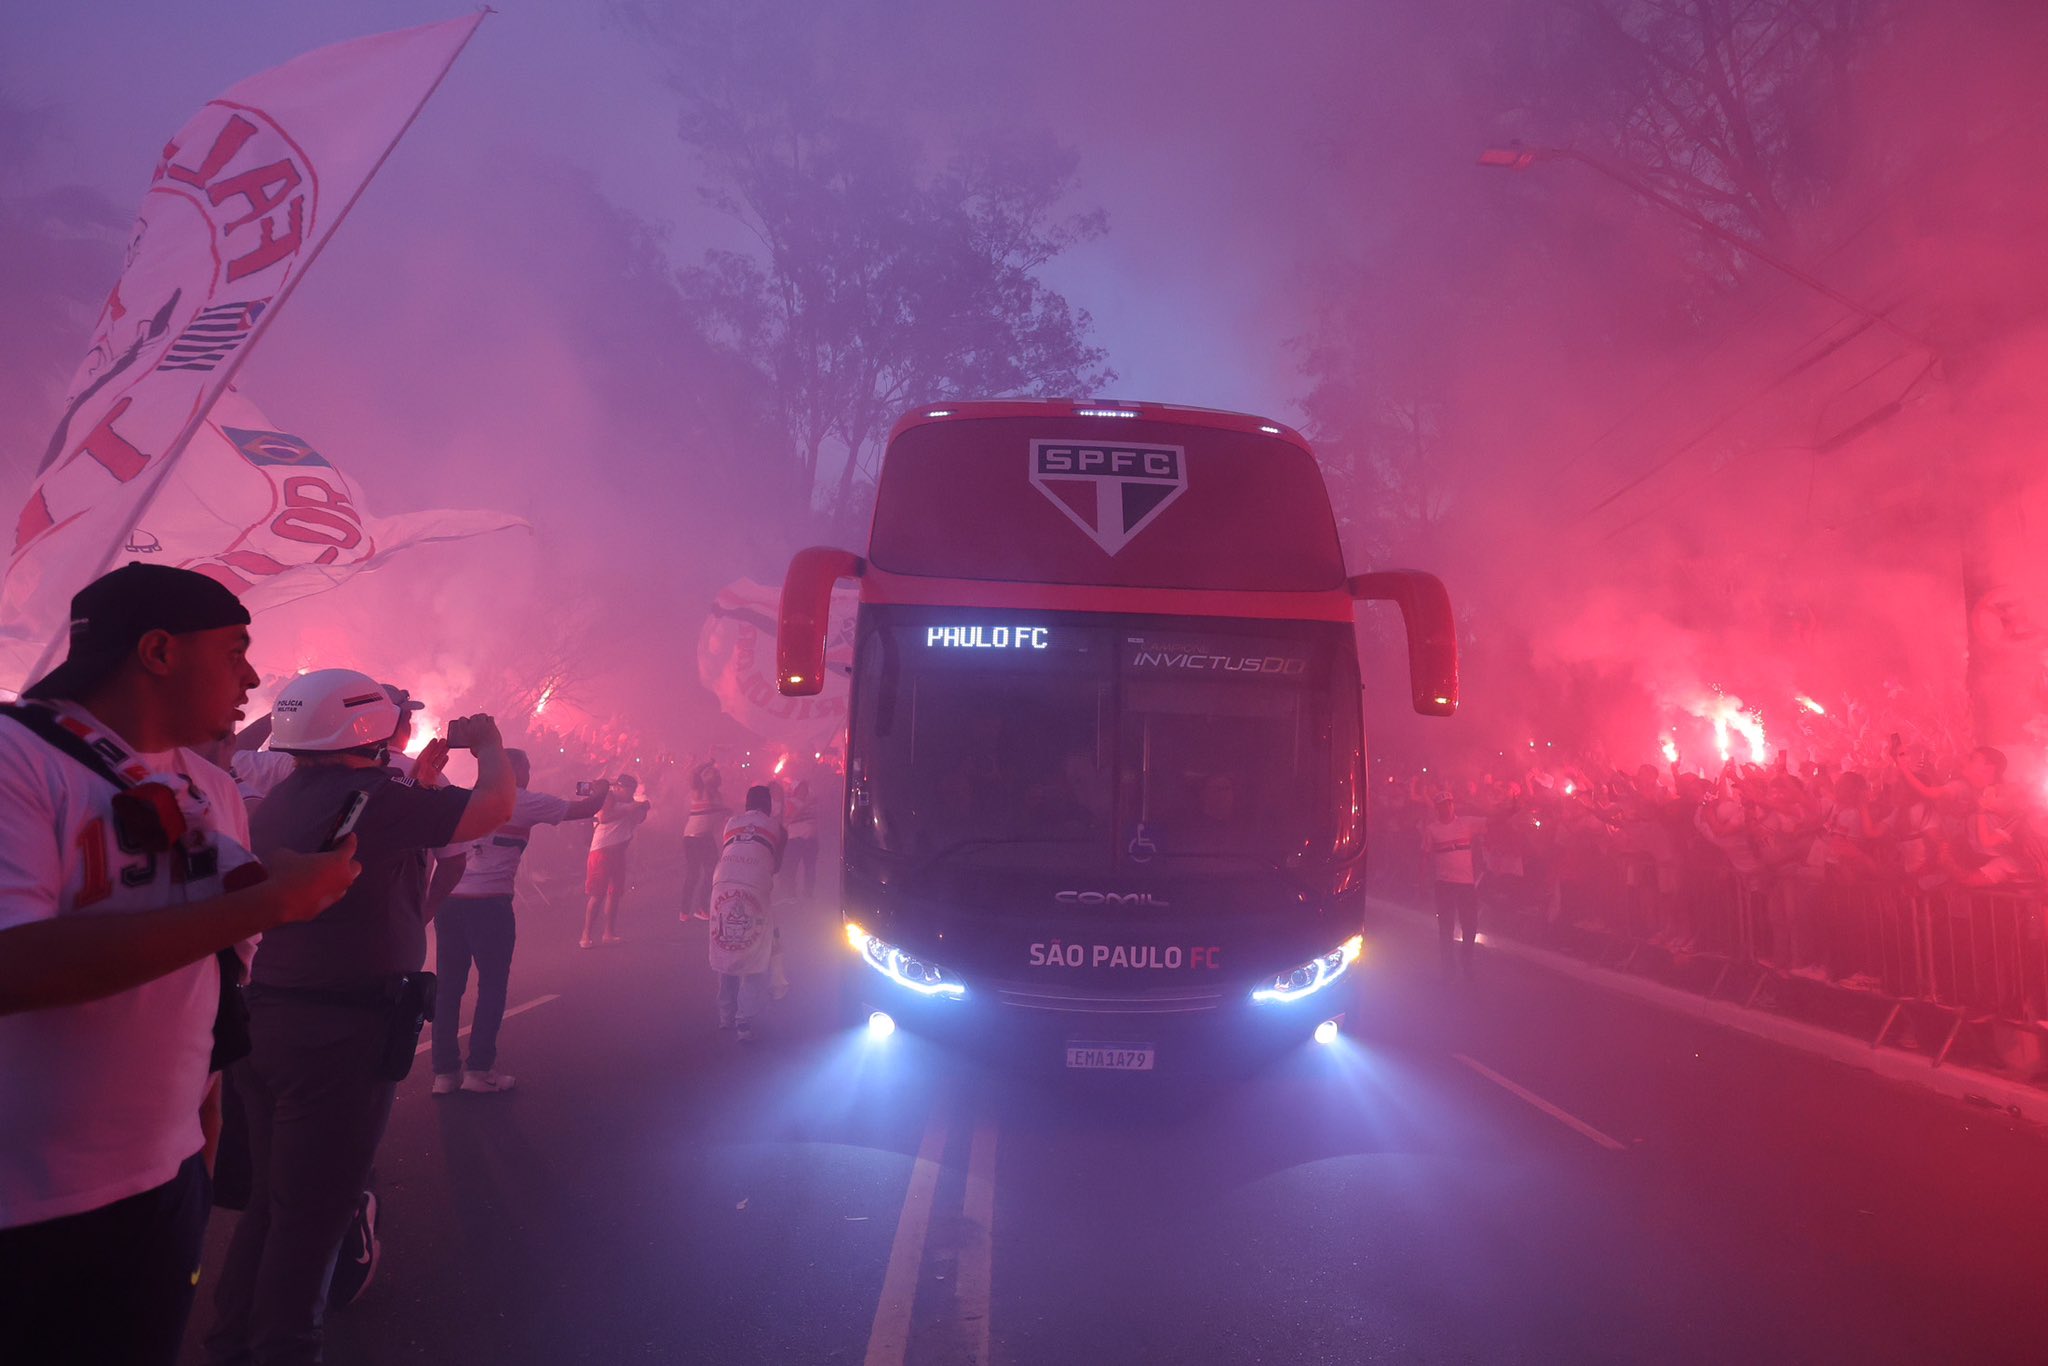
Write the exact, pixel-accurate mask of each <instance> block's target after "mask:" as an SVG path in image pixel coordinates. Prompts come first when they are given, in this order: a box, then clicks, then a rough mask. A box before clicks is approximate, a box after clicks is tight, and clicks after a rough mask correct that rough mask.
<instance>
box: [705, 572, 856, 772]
mask: <svg viewBox="0 0 2048 1366" xmlns="http://www.w3.org/2000/svg"><path fill="white" fill-rule="evenodd" d="M781 601H782V590H781V589H780V588H779V587H776V586H774V585H772V584H762V583H755V582H754V581H753V580H752V579H735V580H733V581H732V582H731V583H729V584H727V585H726V586H725V587H723V588H721V589H719V590H718V597H717V598H716V600H714V601H713V602H712V604H711V611H710V614H709V615H707V616H706V617H705V618H704V625H703V627H702V628H701V629H700V630H699V631H698V632H697V677H698V680H699V681H700V682H702V683H703V684H704V686H705V687H706V688H709V689H710V690H711V691H712V692H713V693H715V694H716V695H717V697H718V705H719V706H720V708H722V709H723V710H724V712H725V714H726V715H727V716H730V717H731V718H732V719H733V720H735V721H737V722H739V723H740V724H741V725H743V726H745V727H746V728H747V729H748V730H750V731H752V732H753V733H754V734H756V735H759V736H761V737H762V738H764V739H767V740H773V741H777V742H779V743H782V744H786V745H789V746H791V747H792V748H795V749H812V750H816V749H823V748H825V747H827V746H830V745H834V744H837V743H838V737H839V733H840V732H841V731H843V730H844V729H845V728H846V701H847V694H848V692H849V688H850V685H849V684H848V681H847V670H848V667H849V665H850V664H851V662H852V660H853V624H854V615H855V612H856V610H857V609H858V608H859V606H860V593H859V590H857V589H855V588H853V587H851V586H847V587H841V588H836V589H834V590H833V592H832V611H831V631H830V633H829V634H828V636H827V637H826V643H825V688H824V691H823V692H821V693H819V694H818V695H817V696H815V697H784V696H783V695H782V693H781V691H780V690H779V689H778V688H777V686H776V676H775V627H776V622H775V619H776V614H777V613H778V612H779V611H780V610H781Z"/></svg>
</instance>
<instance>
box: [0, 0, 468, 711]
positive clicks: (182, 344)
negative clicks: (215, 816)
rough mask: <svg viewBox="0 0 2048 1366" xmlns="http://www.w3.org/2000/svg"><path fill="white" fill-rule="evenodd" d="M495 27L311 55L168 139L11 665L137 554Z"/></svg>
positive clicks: (47, 521)
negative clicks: (228, 403)
mask: <svg viewBox="0 0 2048 1366" xmlns="http://www.w3.org/2000/svg"><path fill="white" fill-rule="evenodd" d="M482 17H483V16H482V14H477V15H473V16H469V17H466V18H463V19H458V20H453V21H451V22H448V23H442V24H431V25H428V26H426V27H424V28H415V29H408V30H405V31H403V32H399V33H387V34H380V35H378V36H376V37H373V38H363V39H359V40H357V41H355V42H351V43H342V44H338V45H337V46H334V47H328V48H322V49H320V50H319V51H317V52H310V53H307V54H306V55H304V56H302V57H298V58H295V59H293V60H292V61H290V62H287V63H285V64H284V65H283V66H280V67H277V68H276V69H274V70H271V71H266V72H264V73H263V74H261V75H258V76H252V77H250V78H249V79H248V80H245V81H243V82H241V83H240V84H238V85H236V86H235V87H234V88H233V89H231V90H229V91H228V92H227V93H226V94H224V95H222V96H221V97H220V98H218V99H216V100H214V101H212V102H211V103H209V104H208V105H207V106H206V107H205V108H203V109H201V110H200V111H199V113H198V114H196V115H194V116H193V118H192V120H191V121H190V122H189V123H187V124H186V125H185V126H184V127H183V128H182V129H180V130H179V132H178V134H177V136H176V137H174V138H172V139H171V140H170V142H168V143H167V144H165V146H164V149H163V154H162V155H161V157H159V159H158V161H157V166H156V171H155V173H154V174H153V175H152V176H151V177H150V185H149V189H148V191H147V193H145V194H144V195H143V197H142V208H141V210H140V211H139V212H138V213H137V215H136V219H135V227H134V229H133V231H132V232H131V234H130V236H129V240H128V255H127V263H126V266H125V268H124V270H123V272H122V275H121V279H120V281H119V282H118V283H117V284H116V285H115V286H114V291H113V293H112V294H110V295H109V296H108V298H107V302H106V306H105V308H104V309H103V310H102V312H101V314H100V318H99V321H98V323H97V324H96V325H95V326H94V328H93V335H92V342H91V345H90V347H89V348H88V350H87V352H86V357H85V362H84V364H82V365H81V366H80V367H79V370H78V373H77V376H76V378H75V379H74V380H73V381H72V385H71V391H70V394H69V396H68V399H67V401H66V404H65V407H64V411H63V412H62V414H61V415H60V416H59V418H58V421H57V429H56V431H55V433H53V434H52V436H51V437H50V441H49V444H48V446H47V447H46V448H45V450H44V451H43V455H42V461H41V464H40V465H39V467H38V470H37V475H36V481H35V485H34V487H33V488H32V489H31V490H30V493H29V496H28V499H27V502H26V503H25V504H24V505H23V506H22V509H21V512H20V515H19V516H18V518H17V519H16V522H15V532H14V551H13V555H12V558H11V559H10V560H9V562H8V566H7V578H6V583H5V586H4V589H0V636H4V640H0V645H4V646H7V647H11V648H10V649H9V650H8V653H9V654H11V655H12V656H14V657H13V658H11V659H0V672H6V673H12V674H17V675H18V674H21V673H24V672H26V669H27V667H28V666H29V664H30V663H32V662H33V660H34V659H35V657H36V655H37V654H38V653H39V652H40V651H41V649H42V647H43V646H45V645H46V644H49V643H51V642H52V641H54V640H55V639H56V638H57V637H58V636H59V635H60V634H61V633H62V631H63V628H64V625H65V622H66V619H67V606H68V603H69V599H70V596H71V594H72V593H74V592H76V591H77V590H78V589H79V588H80V587H81V586H83V585H84V584H85V583H86V582H87V581H88V580H89V579H91V578H93V577H94V576H95V575H97V574H98V573H100V572H101V571H102V570H104V569H105V568H106V567H107V566H108V565H109V564H111V563H112V562H113V560H114V558H115V557H117V556H118V555H119V554H120V553H122V551H123V549H124V547H125V546H126V545H127V544H128V536H129V532H130V529H131V528H132V527H134V526H135V524H136V522H137V521H138V520H139V516H140V512H141V509H142V508H143V507H144V506H145V505H146V504H147V503H148V501H149V499H150V498H151V496H152V495H153V494H154V493H155V492H156V490H157V488H158V486H159V485H160V484H161V483H162V481H163V479H164V476H165V474H166V473H167V472H168V470H169V468H170V467H171V464H172V463H173V462H174V461H176V460H177V458H178V456H179V453H180V452H181V450H182V449H183V448H184V446H185V444H186V442H188V441H189V440H190V439H191V438H192V436H193V435H194V434H195V433H196V432H197V431H198V430H199V428H200V425H201V423H202V422H203V420H204V419H205V417H206V413H207V409H208V408H209V407H210V406H211V405H212V403H213V401H214V399H215V398H217V397H218V396H219V394H220V393H221V391H222V390H223V389H224V388H225V387H226V385H227V382H228V380H229V378H230V377H231V376H232V375H233V373H234V370H235V368H236V367H237V366H238V365H239V364H240V363H241V361H242V360H243V359H244V358H246V357H247V355H248V353H249V350H250V348H251V347H253V346H254V345H255V344H256V342H257V341H258V340H259V339H260V338H261V337H262V335H263V332H264V329H266V328H267V327H268V326H269V325H270V323H271V322H272V321H273V320H274V319H275V318H276V316H277V310H278V307H279V306H280V305H281V304H282V303H283V301H284V299H285V297H286V296H287V295H288V294H289V292H290V291H291V289H292V288H293V286H294V285H296V284H297V283H298V280H299V278H300V277H301V276H302V275H303V274H304V273H305V270H306V268H307V267H308V266H309V265H310V264H311V263H312V260H313V258H314V256H315V255H317V254H318V252H319V250H320V248H321V246H322V245H323V244H324V243H325V241H326V240H327V237H328V236H329V235H330V234H331V233H332V232H333V231H334V228H335V226H336V225H337V224H338V223H339V222H340V221H341V218H342V216H343V215H344V214H345V213H346V212H347V210H348V207H349V206H350V205H351V204H352V203H353V202H354V201H355V199H356V197H357V196H358V195H360V194H361V193H362V191H363V188H364V186H366V185H367V184H368V183H369V180H370V177H371V176H372V175H373V174H375V172H376V170H377V167H378V166H379V165H380V164H381V163H382V162H383V160H384V158H385V156H386V155H388V154H389V152H390V151H391V148H392V146H393V144H394V143H396V142H397V140H398V138H399V137H400V135H401V134H403V133H404V131H405V129H406V127H407V125H409V124H410V123H411V122H412V119H413V117H414V116H415V115H416V114H417V113H418V112H419V110H420V107H421V106H422V105H423V104H424V103H425V102H426V99H427V97H428V96H429V95H430V94H432V93H433V90H434V87H435V86H436V85H438V84H439V83H440V80H441V77H442V76H443V75H445V74H446V72H447V70H448V67H449V65H450V64H451V63H453V61H454V60H455V57H456V54H457V53H459V52H460V51H461V50H462V46H463V44H465V43H466V42H468V41H469V38H470V35H471V34H473V33H474V32H475V31H476V26H477V24H478V23H480V22H481V20H482ZM8 665H12V666H13V667H12V668H7V667H6V666H8ZM7 681H18V680H16V679H8V678H0V682H7Z"/></svg>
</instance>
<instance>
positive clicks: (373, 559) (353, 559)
mask: <svg viewBox="0 0 2048 1366" xmlns="http://www.w3.org/2000/svg"><path fill="white" fill-rule="evenodd" d="M527 525H528V523H527V521H526V519H525V518H523V517H516V516H514V515H512V514H511V513H509V512H469V511H457V510H452V509H437V510H435V511H431V512H404V513H399V514H397V515H395V516H390V517H375V516H372V515H371V514H370V513H369V511H368V510H367V509H366V508H365V507H364V505H363V494H362V489H361V488H360V487H359V486H358V485H357V484H356V482H355V481H354V480H353V479H351V478H349V476H348V475H346V474H344V473H342V472H341V470H339V469H337V468H336V467H335V465H334V462H333V461H332V460H330V459H328V457H327V456H326V455H324V454H323V453H322V452H321V451H319V450H318V449H316V448H315V447H314V446H313V445H312V444H311V443H310V442H308V441H306V440H305V439H303V438H301V437H297V436H294V435H292V434H291V433H290V432H283V431H279V430H278V429H277V427H276V425H275V424H274V423H272V422H271V421H270V419H269V418H267V417H265V416H264V415H263V414H262V412H261V411H259V410H258V409H257V407H256V405H255V404H254V403H251V402H250V401H249V400H248V399H247V398H245V397H244V396H243V395H242V394H240V393H239V392H237V391H235V390H229V391H228V392H227V393H225V394H222V395H221V396H220V398H219V399H218V400H217V401H216V402H215V403H214V405H213V409H212V411H211V412H209V413H208V414H207V417H206V422H205V423H204V424H203V425H202V426H201V427H200V429H199V431H198V432H197V433H195V434H194V436H193V437H192V440H191V442H190V444H188V445H187V446H186V448H185V454H184V455H183V456H182V457H181V458H180V459H179V461H178V463H177V465H176V466H175V467H174V468H173V469H172V470H171V473H170V477H169V478H168V479H167V480H166V481H165V483H164V487H163V489H162V490H161V491H160V492H159V493H158V494H157V496H156V497H155V498H153V499H151V500H150V504H149V507H148V508H147V509H145V510H144V512H143V516H142V519H141V521H139V522H138V523H137V524H136V525H135V527H134V528H133V529H132V530H131V531H130V532H129V534H128V538H127V540H126V542H125V543H124V544H123V545H122V547H121V550H120V552H119V553H118V554H117V555H116V556H115V558H116V559H117V560H121V561H127V560H146V561H149V562H152V563H156V564H174V565H177V566H178V567H179V568H181V569H196V570H198V571H199V572H200V573H202V574H210V575H212V576H213V577H214V578H216V579H219V580H220V581H221V582H222V583H224V584H226V585H227V586H228V587H230V588H232V589H234V590H235V594H236V596H238V597H240V598H241V599H242V602H243V604H244V605H245V606H247V607H248V609H249V610H250V611H252V612H260V611H262V610H264V609H265V608H268V607H277V606H280V605H282V604H284V603H287V602H294V601H296V600H298V599H299V598H303V597H306V596H308V595H309V594H313V593H318V592H321V591H323V590H325V589H329V588H333V587H335V586H337V585H338V584H340V583H341V582H342V581H344V580H345V579H348V578H350V577H351V576H353V575H355V574H358V573H360V572H361V571H363V570H365V569H374V568H376V567H377V566H379V565H381V564H382V563H383V562H384V561H386V560H388V559H389V558H390V557H391V556H393V555H395V554H397V553H398V552H399V551H401V550H405V549H407V548H409V547H411V546H416V545H425V544H427V543H429V542H432V541H453V540H460V539H461V538H463V537H465V536H481V535H484V534H485V533H487V532H492V531H504V530H507V529H509V528H512V527H524V526H527Z"/></svg>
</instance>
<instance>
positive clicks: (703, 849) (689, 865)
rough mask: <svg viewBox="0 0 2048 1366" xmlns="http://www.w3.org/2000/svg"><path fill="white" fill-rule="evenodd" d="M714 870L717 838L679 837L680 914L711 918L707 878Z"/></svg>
mask: <svg viewBox="0 0 2048 1366" xmlns="http://www.w3.org/2000/svg"><path fill="white" fill-rule="evenodd" d="M717 868H718V836H717V835H715V834H714V835H685V836H683V914H684V915H693V916H697V917H699V918H702V917H704V916H707V915H709V914H711V874H712V873H713V872H714V871H716V870H717Z"/></svg>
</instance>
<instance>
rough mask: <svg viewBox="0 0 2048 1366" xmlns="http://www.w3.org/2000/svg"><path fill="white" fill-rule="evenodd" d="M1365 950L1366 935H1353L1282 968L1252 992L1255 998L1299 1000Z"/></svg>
mask: <svg viewBox="0 0 2048 1366" xmlns="http://www.w3.org/2000/svg"><path fill="white" fill-rule="evenodd" d="M1363 952H1365V936H1363V935H1357V934H1354V935H1352V936H1351V937H1350V938H1349V939H1347V940H1345V941H1344V942H1343V943H1342V944H1339V945H1338V946H1337V947H1336V948H1334V949H1331V950H1330V951H1329V952H1328V953H1326V954H1323V955H1322V956H1321V957H1319V958H1311V959H1309V960H1308V961H1307V962H1306V963H1303V964H1302V965H1301V966H1300V967H1298V968H1295V969H1293V970H1292V971H1290V972H1283V973H1281V974H1280V975H1279V976H1278V977H1275V978H1274V979H1273V980H1272V981H1271V982H1269V983H1268V984H1267V985H1265V986H1262V987H1260V988H1259V989H1258V990H1257V991H1254V992H1253V993H1252V999H1253V1000H1254V1001H1299V1000H1300V999H1301V998H1302V997H1304V996H1313V995H1315V994H1316V993H1317V992H1319V991H1321V990H1322V989H1323V988H1324V987H1326V986H1328V985H1330V983H1332V982H1334V981H1336V980H1337V979H1338V978H1339V977H1342V976H1343V975H1344V974H1345V973H1347V972H1349V971H1350V970H1351V965H1352V964H1353V963H1356V962H1357V961H1358V955H1359V954H1361V953H1363Z"/></svg>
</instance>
